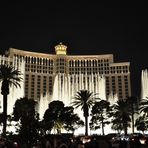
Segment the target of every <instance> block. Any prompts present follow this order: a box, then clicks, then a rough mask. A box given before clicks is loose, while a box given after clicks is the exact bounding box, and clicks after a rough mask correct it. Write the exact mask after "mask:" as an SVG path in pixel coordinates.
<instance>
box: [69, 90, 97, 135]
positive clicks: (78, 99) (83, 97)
mask: <svg viewBox="0 0 148 148" xmlns="http://www.w3.org/2000/svg"><path fill="white" fill-rule="evenodd" d="M97 99H98V98H97V94H94V93H93V92H89V91H88V90H80V91H78V92H77V93H76V95H75V96H74V101H73V102H72V105H73V106H74V107H75V108H78V107H81V110H83V116H84V118H85V135H86V136H87V135H88V116H89V109H90V107H92V106H93V104H94V103H95V102H96V101H97Z"/></svg>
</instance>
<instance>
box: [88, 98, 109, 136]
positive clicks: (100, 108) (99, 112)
mask: <svg viewBox="0 0 148 148" xmlns="http://www.w3.org/2000/svg"><path fill="white" fill-rule="evenodd" d="M110 110H111V108H110V103H109V102H108V101H106V100H100V101H98V102H96V103H95V104H94V106H93V107H92V110H91V116H92V118H91V122H90V127H91V128H92V129H94V130H96V129H98V128H100V126H98V125H99V123H100V124H101V128H102V135H104V127H105V124H109V123H110V122H109V121H108V119H109V115H110V114H109V112H110Z"/></svg>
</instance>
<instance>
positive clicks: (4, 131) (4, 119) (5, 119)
mask: <svg viewBox="0 0 148 148" xmlns="http://www.w3.org/2000/svg"><path fill="white" fill-rule="evenodd" d="M6 126H7V95H3V136H4V137H6Z"/></svg>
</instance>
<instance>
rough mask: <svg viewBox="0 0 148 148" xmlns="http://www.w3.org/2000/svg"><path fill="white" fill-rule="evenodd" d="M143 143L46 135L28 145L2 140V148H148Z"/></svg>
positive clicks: (146, 143) (13, 140) (102, 137)
mask: <svg viewBox="0 0 148 148" xmlns="http://www.w3.org/2000/svg"><path fill="white" fill-rule="evenodd" d="M144 140H145V141H144V143H143V141H142V142H141V141H140V139H139V138H138V137H136V138H135V137H134V139H133V137H132V138H131V139H130V138H128V139H127V138H124V139H121V138H120V139H117V138H116V137H113V136H111V135H107V136H98V135H94V136H87V137H86V136H77V137H74V136H73V135H70V134H62V135H46V136H44V137H41V138H39V139H38V140H37V141H36V142H34V143H30V142H29V141H28V143H26V142H23V141H21V140H20V139H19V138H18V137H15V138H14V137H13V138H9V140H8V139H7V140H6V139H2V138H1V139H0V148H148V141H146V139H144Z"/></svg>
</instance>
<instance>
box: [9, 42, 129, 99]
mask: <svg viewBox="0 0 148 148" xmlns="http://www.w3.org/2000/svg"><path fill="white" fill-rule="evenodd" d="M55 52H56V54H45V53H37V52H31V51H24V50H19V49H14V48H10V49H9V53H8V54H9V56H10V57H11V58H15V59H16V60H17V59H19V60H20V61H23V60H24V61H25V84H24V89H25V96H26V97H28V98H32V99H36V100H39V99H40V98H41V96H44V95H46V94H47V93H48V94H49V95H52V94H53V92H54V90H53V89H54V83H55V77H56V75H59V77H60V83H61V84H62V83H65V81H68V83H69V84H70V85H69V86H68V87H66V89H69V91H70V89H71V88H69V87H73V89H74V87H75V86H73V85H75V84H77V89H75V91H78V90H80V89H87V90H90V91H93V92H98V91H97V89H98V86H97V81H98V77H97V75H98V74H99V75H100V76H101V77H104V78H105V81H104V86H99V87H105V96H106V98H107V99H108V97H109V95H110V94H117V96H118V98H119V99H122V98H126V97H127V96H131V84H130V70H129V66H130V63H129V62H121V63H114V59H113V55H112V54H105V55H67V46H65V45H63V44H62V43H60V44H59V45H57V46H55ZM63 75H64V77H65V76H67V77H69V78H67V79H66V80H65V78H64V77H63ZM59 77H58V78H59ZM58 83H59V82H58ZM92 84H93V86H92ZM58 87H59V86H58ZM57 89H58V88H57ZM62 89H63V85H61V90H62ZM63 90H64V89H63ZM57 93H59V92H57ZM63 93H67V92H63ZM99 93H100V92H99ZM70 95H71V96H72V95H74V94H72V93H71V94H70Z"/></svg>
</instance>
